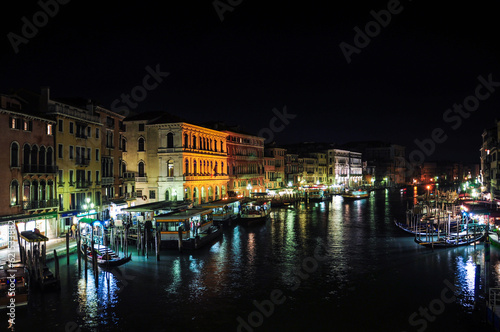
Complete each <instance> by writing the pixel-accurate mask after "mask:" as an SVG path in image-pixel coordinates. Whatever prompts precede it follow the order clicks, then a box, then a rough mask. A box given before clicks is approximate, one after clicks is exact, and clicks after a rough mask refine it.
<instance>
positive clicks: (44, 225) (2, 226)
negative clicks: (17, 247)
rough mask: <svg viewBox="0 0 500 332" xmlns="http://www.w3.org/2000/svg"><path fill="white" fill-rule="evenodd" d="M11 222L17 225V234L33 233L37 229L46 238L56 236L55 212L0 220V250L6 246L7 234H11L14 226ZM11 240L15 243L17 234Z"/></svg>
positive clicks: (7, 241)
mask: <svg viewBox="0 0 500 332" xmlns="http://www.w3.org/2000/svg"><path fill="white" fill-rule="evenodd" d="M13 222H15V224H16V225H17V228H18V229H19V232H23V231H33V230H34V229H35V228H37V229H38V230H39V231H40V234H42V235H45V236H47V237H48V238H54V237H56V234H57V213H56V212H49V213H40V214H33V215H30V216H27V215H18V216H10V217H4V218H2V219H1V220H0V248H2V247H4V248H5V247H6V246H8V243H9V232H12V227H13V226H14V224H13ZM10 235H12V234H10ZM13 238H14V239H15V241H17V234H16V236H14V237H13ZM11 239H12V236H11Z"/></svg>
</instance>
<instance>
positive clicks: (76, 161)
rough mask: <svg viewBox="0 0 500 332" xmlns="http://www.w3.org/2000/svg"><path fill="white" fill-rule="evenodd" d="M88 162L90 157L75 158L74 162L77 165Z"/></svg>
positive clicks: (85, 164)
mask: <svg viewBox="0 0 500 332" xmlns="http://www.w3.org/2000/svg"><path fill="white" fill-rule="evenodd" d="M89 163H90V159H88V158H76V159H75V164H76V165H77V166H88V165H89Z"/></svg>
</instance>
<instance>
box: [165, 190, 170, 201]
mask: <svg viewBox="0 0 500 332" xmlns="http://www.w3.org/2000/svg"><path fill="white" fill-rule="evenodd" d="M165 200H166V201H168V200H170V192H169V191H168V189H167V190H165Z"/></svg>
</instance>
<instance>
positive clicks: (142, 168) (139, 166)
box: [138, 161, 145, 177]
mask: <svg viewBox="0 0 500 332" xmlns="http://www.w3.org/2000/svg"><path fill="white" fill-rule="evenodd" d="M138 170H139V177H144V176H145V173H144V162H142V161H141V162H140V163H139V165H138Z"/></svg>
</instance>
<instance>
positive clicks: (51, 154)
mask: <svg viewBox="0 0 500 332" xmlns="http://www.w3.org/2000/svg"><path fill="white" fill-rule="evenodd" d="M53 164H54V151H53V150H52V147H50V146H49V147H48V148H47V165H49V166H52V165H53Z"/></svg>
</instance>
